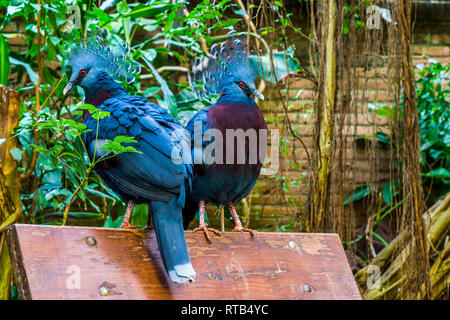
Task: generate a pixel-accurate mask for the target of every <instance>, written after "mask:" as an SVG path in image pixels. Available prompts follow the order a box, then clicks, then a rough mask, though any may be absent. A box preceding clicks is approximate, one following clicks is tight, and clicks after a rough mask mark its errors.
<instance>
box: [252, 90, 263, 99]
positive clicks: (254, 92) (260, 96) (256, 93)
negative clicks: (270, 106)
mask: <svg viewBox="0 0 450 320" xmlns="http://www.w3.org/2000/svg"><path fill="white" fill-rule="evenodd" d="M252 93H253V94H254V95H255V97H258V98H259V99H261V100H264V96H263V94H262V93H261V92H259V91H258V90H256V89H255V90H253V92H252Z"/></svg>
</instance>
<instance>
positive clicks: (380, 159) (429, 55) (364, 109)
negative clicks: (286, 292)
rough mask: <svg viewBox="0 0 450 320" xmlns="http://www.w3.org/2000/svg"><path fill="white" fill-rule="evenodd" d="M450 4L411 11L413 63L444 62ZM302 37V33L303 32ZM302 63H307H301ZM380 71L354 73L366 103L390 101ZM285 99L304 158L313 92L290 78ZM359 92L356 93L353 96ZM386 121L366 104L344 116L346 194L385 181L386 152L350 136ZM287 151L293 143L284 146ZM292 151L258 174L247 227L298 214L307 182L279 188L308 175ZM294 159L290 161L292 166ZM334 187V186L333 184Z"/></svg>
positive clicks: (299, 45) (267, 112)
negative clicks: (273, 170)
mask: <svg viewBox="0 0 450 320" xmlns="http://www.w3.org/2000/svg"><path fill="white" fill-rule="evenodd" d="M449 9H450V4H449V5H447V4H444V5H430V4H423V5H418V6H417V8H416V19H415V26H414V46H413V63H414V65H416V64H418V63H426V62H427V61H428V60H429V59H433V60H436V61H439V62H441V63H443V64H447V63H449V62H450V21H448V16H450V10H449ZM299 16H300V18H297V19H296V20H294V22H295V23H297V24H298V25H300V26H302V27H306V25H307V23H306V22H305V20H303V19H302V18H301V14H300V15H299ZM305 33H306V34H307V33H308V32H307V31H305ZM295 45H296V50H297V54H298V56H300V58H302V57H306V54H305V53H307V48H308V43H307V41H303V40H301V39H299V40H298V41H296V42H295ZM305 64H307V63H306V62H305ZM383 71H385V70H383V69H375V68H374V69H371V70H365V71H364V70H362V69H361V70H359V71H358V87H359V88H362V89H364V94H365V99H364V100H365V101H367V102H371V103H384V104H389V103H392V101H393V96H392V94H390V93H389V91H388V90H387V88H386V84H385V82H384V81H383V79H379V78H375V77H374V75H375V74H376V73H382V72H383ZM289 81H290V84H289V87H290V90H289V96H290V97H294V96H298V99H297V100H294V101H292V102H290V103H289V114H288V117H289V119H290V121H291V123H292V125H293V130H296V131H298V133H299V135H300V137H301V139H302V140H303V142H304V143H305V145H306V147H307V148H308V151H309V154H310V155H311V154H312V143H313V137H312V134H313V129H314V123H313V121H314V117H313V115H312V109H313V101H314V96H315V90H314V85H313V83H311V82H309V81H308V80H304V79H299V78H294V79H292V78H291V79H289ZM362 94H363V92H362V91H361V92H360V93H359V98H361V95H362ZM264 95H265V96H266V97H267V98H268V99H266V100H265V101H262V102H260V104H259V106H260V109H261V110H262V112H263V113H264V116H265V118H266V121H267V123H268V126H269V128H273V127H275V125H274V123H273V122H274V119H275V118H276V119H277V120H278V124H280V123H283V121H282V120H283V117H284V112H283V108H282V103H281V102H280V101H279V98H278V94H277V92H275V90H273V88H272V89H271V88H270V87H269V88H267V89H266V91H265V92H264ZM385 125H386V119H385V118H383V117H379V116H377V115H376V114H375V113H374V112H373V111H370V110H369V109H368V106H367V103H365V104H360V105H358V112H357V114H356V115H355V114H350V115H348V116H347V118H346V124H345V126H344V139H346V140H347V141H346V144H345V146H346V149H345V153H346V158H347V159H348V161H347V162H346V163H345V169H346V178H347V177H348V182H349V183H346V184H345V185H344V189H345V191H346V192H350V191H351V190H353V188H354V187H355V186H360V185H364V184H365V183H366V182H368V181H370V182H371V183H374V184H376V185H384V184H385V183H387V182H388V181H389V180H390V179H391V177H390V171H389V150H388V149H386V148H383V146H381V145H379V146H377V147H376V148H375V149H371V150H374V151H375V152H376V155H373V154H372V155H371V154H370V152H368V151H367V149H366V148H365V146H364V145H361V144H360V143H357V142H356V141H355V139H354V133H356V136H362V135H367V136H370V135H374V134H375V133H376V132H377V131H384V132H387V133H388V130H387V129H388V128H387V127H386V126H385ZM287 144H288V145H290V146H291V147H292V145H293V142H292V138H291V141H289V142H287ZM296 151H297V152H296V153H295V154H292V152H290V153H289V155H288V157H289V158H290V159H291V161H290V164H286V162H285V161H281V169H282V170H286V171H284V172H282V171H281V170H280V172H279V174H278V175H276V176H261V177H260V178H259V180H258V183H257V185H256V187H255V189H254V191H253V193H252V196H251V211H250V217H249V218H250V220H249V225H250V227H252V228H257V229H258V230H271V231H273V230H276V229H277V228H279V227H281V226H283V225H288V224H289V223H290V222H292V221H293V219H294V213H295V211H298V210H301V208H302V205H304V204H306V201H307V191H308V188H309V186H308V183H307V181H305V182H304V183H298V184H293V185H292V186H291V187H289V188H288V189H286V188H283V184H282V182H283V181H285V180H283V177H282V176H283V175H286V173H287V175H288V176H289V177H290V179H294V180H297V179H299V180H302V179H303V180H305V176H306V175H307V174H308V161H307V153H306V152H305V151H304V149H303V148H302V147H301V145H300V144H299V143H298V142H297V143H296ZM369 157H376V159H377V160H376V161H377V167H376V168H374V167H373V162H370V161H369ZM294 159H295V161H296V163H294ZM334 187H336V186H334ZM355 209H356V220H355V222H356V224H357V225H361V224H362V223H364V222H365V220H366V206H365V204H364V202H363V201H361V202H360V203H357V204H356V205H355ZM214 210H215V207H212V206H210V207H209V208H208V212H209V213H210V214H209V216H210V222H211V223H212V224H213V225H214V226H217V225H219V223H218V220H217V217H216V216H215V215H214V214H212V213H213V212H214ZM238 211H239V212H240V214H243V212H244V210H243V208H242V205H240V206H238ZM231 226H232V223H230V222H228V221H227V222H226V227H231Z"/></svg>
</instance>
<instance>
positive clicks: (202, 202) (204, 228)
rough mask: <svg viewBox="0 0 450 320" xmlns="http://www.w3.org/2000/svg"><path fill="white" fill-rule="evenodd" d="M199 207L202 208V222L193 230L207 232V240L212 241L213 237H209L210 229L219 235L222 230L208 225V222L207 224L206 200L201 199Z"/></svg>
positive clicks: (200, 216)
mask: <svg viewBox="0 0 450 320" xmlns="http://www.w3.org/2000/svg"><path fill="white" fill-rule="evenodd" d="M199 208H200V214H199V219H200V223H199V226H198V227H197V228H195V229H194V230H193V232H197V231H203V233H204V234H205V237H206V241H208V242H209V243H211V239H210V237H209V233H208V230H209V231H212V232H214V233H215V234H216V235H218V236H220V232H219V231H217V230H216V229H214V228H208V227H206V224H205V201H200V204H199Z"/></svg>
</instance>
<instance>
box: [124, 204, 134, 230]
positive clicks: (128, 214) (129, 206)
mask: <svg viewBox="0 0 450 320" xmlns="http://www.w3.org/2000/svg"><path fill="white" fill-rule="evenodd" d="M133 208H134V201H132V200H130V201H128V204H127V210H126V211H125V215H124V216H123V220H122V224H121V225H120V229H136V227H135V226H132V225H131V224H130V220H131V214H132V213H133Z"/></svg>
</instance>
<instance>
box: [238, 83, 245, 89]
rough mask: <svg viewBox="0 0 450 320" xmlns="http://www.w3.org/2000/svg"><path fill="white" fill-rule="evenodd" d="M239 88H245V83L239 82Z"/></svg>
mask: <svg viewBox="0 0 450 320" xmlns="http://www.w3.org/2000/svg"><path fill="white" fill-rule="evenodd" d="M239 88H241V89H244V88H245V83H244V82H242V81H241V82H239Z"/></svg>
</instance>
